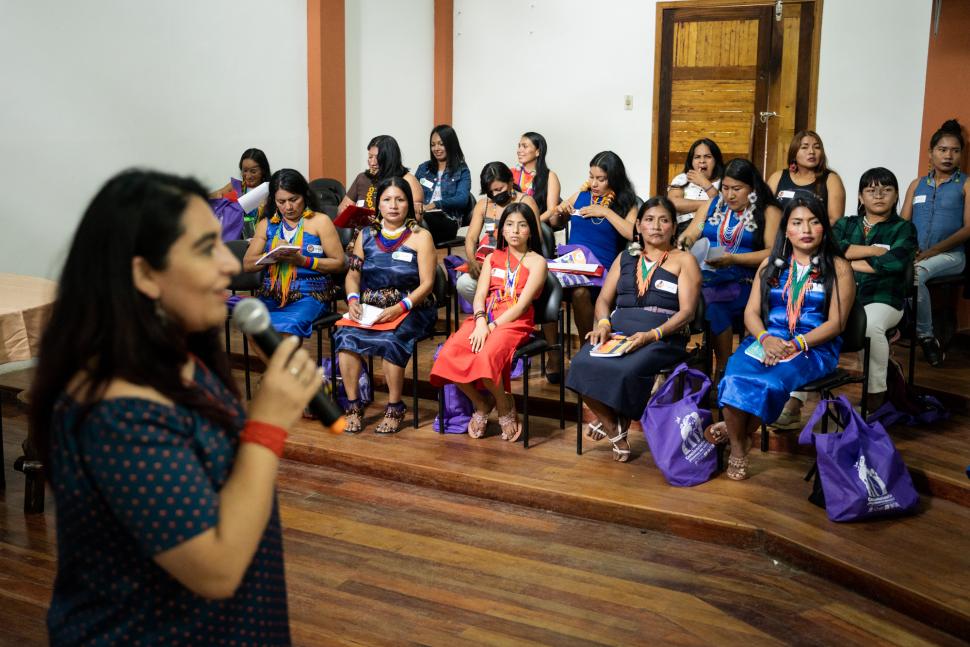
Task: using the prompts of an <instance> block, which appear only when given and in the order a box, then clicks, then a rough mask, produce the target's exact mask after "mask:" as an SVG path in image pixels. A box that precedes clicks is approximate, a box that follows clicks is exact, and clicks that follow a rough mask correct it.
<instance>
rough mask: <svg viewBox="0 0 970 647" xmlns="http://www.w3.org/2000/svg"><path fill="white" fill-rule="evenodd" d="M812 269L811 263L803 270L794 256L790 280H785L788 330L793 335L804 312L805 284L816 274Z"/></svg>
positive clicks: (783, 292) (783, 290)
mask: <svg viewBox="0 0 970 647" xmlns="http://www.w3.org/2000/svg"><path fill="white" fill-rule="evenodd" d="M811 269H812V266H811V265H809V266H807V267H806V268H805V269H804V271H801V270H802V268H801V266H800V265H799V264H798V263H796V262H795V257H794V256H792V259H791V266H790V267H789V268H788V280H787V281H785V287H784V288H783V289H782V298H783V299H784V300H785V302H786V304H785V312H786V314H787V315H788V332H790V333H791V334H792V335H794V334H795V328H796V327H797V326H798V318H799V317H800V316H801V314H802V304H804V303H805V292H806V290H805V285H806V284H807V283H808V281H809V279H810V278H812V277H814V276H816V274H815V272H813V271H811Z"/></svg>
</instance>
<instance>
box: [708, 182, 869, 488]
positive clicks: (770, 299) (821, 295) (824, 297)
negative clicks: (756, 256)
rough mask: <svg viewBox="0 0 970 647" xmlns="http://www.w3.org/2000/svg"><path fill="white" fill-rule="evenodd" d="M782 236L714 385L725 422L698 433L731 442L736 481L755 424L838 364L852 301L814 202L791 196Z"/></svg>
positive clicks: (761, 270)
mask: <svg viewBox="0 0 970 647" xmlns="http://www.w3.org/2000/svg"><path fill="white" fill-rule="evenodd" d="M781 231H783V232H784V234H783V235H782V236H778V237H777V238H776V240H775V243H774V245H773V246H772V249H771V255H770V256H769V257H768V258H766V259H765V260H764V261H763V262H762V263H761V265H760V266H759V267H758V270H757V273H756V278H755V289H753V290H751V297H750V298H749V299H748V304H747V307H746V308H745V310H744V324H745V327H746V328H747V329H748V330H750V331H753V332H754V333H755V335H754V336H753V337H748V338H747V339H745V340H744V342H742V343H741V345H740V346H739V347H738V350H737V351H736V352H735V353H734V355H732V356H731V359H730V360H729V361H728V363H727V369H726V371H725V374H724V379H723V380H721V383H720V385H719V386H718V406H720V407H722V409H723V416H724V420H723V422H719V423H717V424H714V425H712V426H711V427H709V428H708V429H707V431H706V432H705V437H706V438H707V439H708V440H709V441H710V442H713V443H715V444H721V443H726V442H730V444H731V457H730V459H729V460H728V466H727V470H726V474H727V476H728V478H730V479H733V480H736V481H740V480H743V479H746V478H748V476H749V474H748V451H749V450H750V449H751V436H752V434H753V433H754V430H755V429H757V428H758V427H759V426H760V425H761V422H762V421H766V422H769V421H772V420H775V419H776V418H777V417H778V416H779V414H780V413H781V411H782V407H784V405H785V403H786V402H787V400H788V394H789V393H790V392H791V391H793V390H795V389H797V388H798V387H800V386H801V385H803V384H806V383H808V382H811V381H812V380H815V379H818V378H821V377H823V376H825V375H828V374H829V373H831V372H832V371H833V370H834V369H835V367H836V366H837V365H838V363H839V348H840V347H841V346H842V340H841V339H840V337H839V335H840V334H841V333H842V330H843V329H844V328H845V323H846V321H847V320H848V318H849V311H850V310H851V308H852V303H853V301H854V299H855V281H854V280H853V276H852V268H851V267H850V265H849V263H848V261H846V260H845V259H844V258H842V255H841V254H840V253H839V249H838V247H837V246H836V241H835V240H834V237H833V235H832V228H831V225H830V224H829V218H828V214H827V213H826V211H825V208H824V207H823V206H822V203H821V202H820V201H819V200H818V199H817V198H815V197H814V196H811V195H798V196H795V198H793V199H792V201H791V202H789V203H788V206H787V207H785V212H784V214H783V215H782V221H781Z"/></svg>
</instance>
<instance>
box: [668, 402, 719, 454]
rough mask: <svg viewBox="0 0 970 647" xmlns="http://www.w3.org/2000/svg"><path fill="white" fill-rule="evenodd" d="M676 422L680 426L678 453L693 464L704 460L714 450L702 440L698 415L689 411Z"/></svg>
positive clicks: (702, 434) (702, 432)
mask: <svg viewBox="0 0 970 647" xmlns="http://www.w3.org/2000/svg"><path fill="white" fill-rule="evenodd" d="M676 420H677V424H678V425H679V426H680V438H681V443H680V451H681V452H682V453H683V454H684V458H686V459H687V460H688V461H690V462H691V463H694V464H696V463H698V462H699V461H701V460H703V459H704V458H706V457H707V455H708V454H710V453H711V450H713V449H714V445H712V444H710V443H709V442H706V441H705V440H704V431H703V430H702V429H701V416H700V414H699V413H697V412H696V411H691V412H690V413H688V414H687V415H686V416H684V417H683V418H677V419H676Z"/></svg>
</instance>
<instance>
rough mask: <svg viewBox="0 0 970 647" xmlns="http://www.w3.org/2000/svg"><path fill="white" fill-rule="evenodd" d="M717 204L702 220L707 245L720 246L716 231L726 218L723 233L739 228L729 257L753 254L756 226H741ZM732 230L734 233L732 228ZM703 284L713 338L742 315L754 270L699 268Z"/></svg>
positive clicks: (736, 217) (706, 310) (739, 267)
mask: <svg viewBox="0 0 970 647" xmlns="http://www.w3.org/2000/svg"><path fill="white" fill-rule="evenodd" d="M720 204H721V196H718V197H717V199H716V200H713V201H712V202H711V206H710V208H709V209H708V211H707V220H705V221H704V230H703V231H702V232H701V236H702V237H703V238H706V239H708V240H709V241H710V242H711V247H712V248H713V247H722V246H723V245H722V241H721V239H720V237H719V236H718V229H719V228H720V227H721V223H722V222H723V221H724V218H725V217H727V219H728V221H727V226H726V228H727V232H726V233H728V232H731V231H732V228H736V227H739V228H740V239H739V240H738V241H737V246H736V247H734V246H732V250H733V251H730V252H729V253H731V254H746V253H748V252H753V251H757V250H758V249H761V248H763V245H762V247H758V248H756V244H757V241H756V237H757V232H758V225H757V223H756V222H755V221H754V219H750V220H749V221H748V222H746V223H744V224H741V221H740V218H739V216H738V214H735V213H733V212H732V211H731V210H730V209H728V210H727V211H726V215H725V213H724V212H722V211H721V210H720V209H718V206H720ZM734 231H737V230H736V229H735V230H734ZM701 274H702V275H703V279H704V285H703V292H704V303H705V306H706V307H705V309H704V318H705V319H707V320H708V321H709V322H711V332H712V333H714V334H715V335H717V334H720V333H721V332H723V331H725V330H727V329H728V328H730V327H731V324H732V322H733V321H734V320H735V319H736V318H738V317H739V316H740V315H741V313H743V312H744V308H745V306H746V305H747V304H748V297H749V296H750V294H751V280H752V277H754V269H753V268H750V267H743V266H741V265H729V266H728V267H724V268H720V269H716V270H715V269H713V268H711V269H703V268H702V269H701Z"/></svg>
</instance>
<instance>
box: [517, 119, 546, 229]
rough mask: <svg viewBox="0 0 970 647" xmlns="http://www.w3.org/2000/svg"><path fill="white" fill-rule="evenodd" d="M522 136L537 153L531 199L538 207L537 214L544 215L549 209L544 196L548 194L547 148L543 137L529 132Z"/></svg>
mask: <svg viewBox="0 0 970 647" xmlns="http://www.w3.org/2000/svg"><path fill="white" fill-rule="evenodd" d="M522 136H523V137H525V138H527V139H528V140H529V141H530V142H532V145H533V146H535V147H536V152H537V153H538V156H537V157H536V175H535V179H534V180H532V197H533V198H534V199H535V201H536V204H537V205H539V213H545V211H546V209H548V208H549V205H548V204H546V197H547V196H546V194H547V193H549V167H548V166H547V165H546V153H547V152H548V150H549V146H548V145H547V144H546V138H545V137H543V136H542V135H540V134H539V133H535V132H532V131H531V130H530V131H529V132H527V133H523V134H522Z"/></svg>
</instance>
